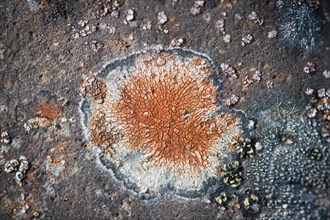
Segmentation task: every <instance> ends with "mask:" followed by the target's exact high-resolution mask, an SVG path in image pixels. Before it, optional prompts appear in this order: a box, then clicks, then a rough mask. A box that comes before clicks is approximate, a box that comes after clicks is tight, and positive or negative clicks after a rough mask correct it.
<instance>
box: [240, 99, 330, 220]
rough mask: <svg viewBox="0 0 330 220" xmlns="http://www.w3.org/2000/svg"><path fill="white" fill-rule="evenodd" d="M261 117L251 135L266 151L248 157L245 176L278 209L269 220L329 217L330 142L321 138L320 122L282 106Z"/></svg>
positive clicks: (268, 202) (248, 183) (268, 203)
mask: <svg viewBox="0 0 330 220" xmlns="http://www.w3.org/2000/svg"><path fill="white" fill-rule="evenodd" d="M257 117H258V126H257V129H256V130H255V131H254V132H253V133H254V135H255V138H256V140H258V142H259V143H261V145H262V146H263V151H262V152H261V153H260V155H259V157H256V159H255V160H250V161H247V163H248V164H246V167H247V169H245V176H244V177H245V180H246V181H245V184H246V185H245V186H247V187H249V186H253V190H254V191H255V192H256V193H257V194H261V195H264V196H265V198H266V200H265V202H266V204H267V206H266V207H269V208H271V209H274V210H276V211H275V212H273V213H272V212H269V213H268V214H267V215H268V216H267V215H265V218H267V219H303V218H306V219H329V218H330V213H329V211H328V210H329V208H330V203H329V198H330V191H329V182H330V148H329V147H330V146H329V144H328V143H326V142H323V141H322V139H321V136H320V132H319V131H320V129H319V128H320V125H319V124H318V123H317V122H316V121H309V120H308V119H307V118H305V117H304V115H303V113H302V112H299V111H295V110H294V109H292V108H290V109H287V108H283V109H282V107H280V105H278V104H277V105H276V106H273V107H270V108H269V109H267V110H265V111H260V112H258V113H257ZM251 188H252V187H251ZM270 214H271V216H270Z"/></svg>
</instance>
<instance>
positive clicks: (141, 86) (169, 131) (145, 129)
mask: <svg viewBox="0 0 330 220" xmlns="http://www.w3.org/2000/svg"><path fill="white" fill-rule="evenodd" d="M213 73H214V69H213V66H212V64H211V62H210V60H209V59H208V58H206V57H204V56H201V55H199V54H195V53H193V52H189V51H183V50H172V51H162V52H153V51H149V52H144V53H140V54H135V55H132V56H130V57H128V58H126V59H124V60H119V61H115V62H113V63H110V64H108V65H106V66H105V67H104V69H103V70H102V71H101V72H100V73H98V74H97V75H96V76H95V77H90V78H88V79H87V80H86V81H84V83H83V85H82V89H83V92H85V93H87V96H86V99H85V100H84V101H83V103H84V102H85V104H82V106H88V108H89V111H90V113H91V116H90V117H87V119H86V120H84V121H85V125H86V128H87V131H88V132H87V133H88V134H87V135H88V139H89V140H90V142H91V144H92V145H96V146H97V147H99V148H100V149H101V150H102V152H103V154H104V155H105V158H107V159H108V160H109V163H110V164H111V165H110V166H109V167H110V168H111V170H112V173H114V175H115V176H116V177H117V178H119V179H122V180H124V182H125V185H126V186H128V187H129V188H131V189H133V190H134V191H137V192H149V193H150V194H157V193H160V192H163V191H166V190H167V189H173V191H175V192H177V193H179V194H181V195H188V194H189V193H192V194H198V192H199V191H201V190H202V189H204V187H205V186H206V184H207V182H208V180H209V179H211V178H214V177H217V176H218V175H219V167H220V164H221V157H222V155H223V154H224V153H226V152H227V151H230V150H231V149H232V148H233V147H234V145H235V143H236V142H237V141H238V139H239V138H240V133H241V132H240V125H239V124H240V121H239V119H238V118H236V117H234V116H233V115H231V114H230V113H227V112H222V113H219V111H217V108H218V107H219V106H216V105H215V103H216V102H217V100H216V97H217V89H218V88H217V86H215V83H214V82H212V81H211V80H210V78H211V75H212V74H213ZM86 103H88V104H87V105H86ZM82 111H83V112H87V110H86V109H84V108H82ZM85 115H87V114H85Z"/></svg>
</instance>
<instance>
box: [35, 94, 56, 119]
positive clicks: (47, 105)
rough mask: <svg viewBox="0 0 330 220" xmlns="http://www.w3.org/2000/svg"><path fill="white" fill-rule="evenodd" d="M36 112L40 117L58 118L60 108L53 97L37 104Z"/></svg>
mask: <svg viewBox="0 0 330 220" xmlns="http://www.w3.org/2000/svg"><path fill="white" fill-rule="evenodd" d="M36 110H37V114H38V116H40V117H45V118H47V119H49V120H58V119H59V118H60V117H61V109H60V107H59V105H58V104H56V103H55V101H54V100H53V99H51V100H49V101H48V102H47V101H46V100H45V101H43V102H41V103H39V104H38V106H37V108H36Z"/></svg>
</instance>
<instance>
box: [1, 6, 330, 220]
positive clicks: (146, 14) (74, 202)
mask: <svg viewBox="0 0 330 220" xmlns="http://www.w3.org/2000/svg"><path fill="white" fill-rule="evenodd" d="M276 2H279V1H252V0H251V1H230V0H225V1H215V0H209V1H205V4H200V5H201V6H198V13H197V14H196V13H194V14H193V15H192V14H191V12H190V9H191V8H193V7H195V6H194V5H195V2H194V1H183V0H181V1H180V0H179V1H175V0H172V1H164V0H159V1H124V0H118V1H115V0H111V1H106V0H97V1H92V0H69V1H65V0H12V1H1V2H0V134H1V133H3V132H8V136H9V138H8V137H5V135H4V137H1V140H0V204H1V205H0V218H1V219H12V218H13V219H30V218H43V219H55V218H56V219H64V218H65V219H82V218H83V219H89V218H93V219H130V218H131V219H182V218H186V219H215V218H219V219H228V218H235V219H244V218H259V219H267V218H269V217H271V216H273V217H275V218H288V217H290V218H297V219H301V218H302V217H305V218H306V219H318V218H323V219H326V218H330V216H329V211H328V210H329V208H330V201H329V185H327V184H325V185H324V184H323V182H324V181H327V180H328V179H327V178H328V176H329V175H328V173H326V174H327V175H328V176H326V175H325V173H324V172H325V171H324V172H323V171H322V172H316V173H313V175H311V177H310V179H308V178H307V177H306V178H303V175H302V174H304V172H305V170H304V169H306V168H305V167H303V166H305V165H306V166H307V165H308V166H309V167H311V168H313V169H315V170H317V171H320V170H322V169H323V168H328V167H329V160H328V159H327V158H328V157H329V147H330V146H329V143H325V142H324V141H323V140H322V139H319V137H317V138H316V136H317V135H318V133H316V134H315V132H314V130H313V132H311V133H312V136H313V137H315V138H314V139H313V140H315V142H313V141H310V142H308V141H307V142H304V138H301V139H299V138H297V139H295V138H294V137H295V135H294V134H292V131H290V132H291V133H290V132H287V133H286V132H284V134H288V135H289V137H290V138H287V139H288V140H287V141H288V142H286V143H290V141H289V140H291V139H293V140H292V141H293V142H294V146H298V147H297V149H295V150H294V151H292V152H291V151H289V150H288V149H287V147H286V146H285V144H283V143H282V142H277V141H278V136H277V139H276V138H275V141H270V142H267V143H271V144H269V146H271V148H267V147H266V146H265V147H266V149H265V150H264V151H261V152H260V153H257V154H256V155H255V156H254V157H253V158H246V159H243V160H242V162H241V166H242V169H243V181H242V183H241V184H240V185H239V186H238V187H237V188H233V187H230V186H228V185H226V184H224V183H223V182H221V181H220V182H218V183H216V184H215V185H214V186H213V187H210V188H209V189H207V192H206V195H209V196H206V197H203V198H197V199H193V200H187V199H183V198H178V197H176V196H174V195H173V194H171V193H167V194H165V195H163V196H162V197H160V198H158V199H155V200H145V199H144V198H143V197H139V196H137V195H135V194H134V193H132V192H131V191H129V190H126V189H125V188H124V187H123V184H122V183H121V182H120V181H116V180H114V179H113V178H112V177H111V176H110V175H109V174H108V173H107V172H105V171H104V170H101V169H99V168H98V167H97V166H96V162H95V160H96V158H95V156H94V154H92V152H91V150H90V148H88V147H86V146H87V140H86V139H85V137H84V135H83V130H82V127H81V123H80V116H79V113H78V108H79V102H80V100H81V96H80V92H81V91H80V88H81V83H82V82H83V80H84V79H86V78H87V77H89V76H90V75H93V73H95V72H97V71H99V70H100V69H101V67H102V66H103V65H104V64H105V63H107V62H108V61H109V60H114V59H117V58H121V57H125V56H127V55H129V54H131V53H134V52H137V51H141V50H143V49H144V48H150V47H153V46H155V45H161V46H163V47H170V46H171V42H172V40H173V39H184V40H182V42H183V43H180V47H183V48H188V49H191V50H194V51H198V52H201V53H203V54H207V55H208V56H209V57H210V58H211V59H212V60H213V62H214V65H215V66H216V67H217V68H218V70H219V76H218V77H219V80H221V81H222V88H221V93H220V95H219V97H218V99H219V101H223V100H226V99H229V98H230V97H232V96H233V95H235V96H237V98H238V100H239V101H238V102H234V104H231V105H230V107H224V108H228V109H229V110H230V109H237V110H240V111H242V112H243V113H244V114H245V115H246V117H247V118H253V119H254V120H255V121H256V127H257V129H256V130H255V131H254V132H252V133H251V138H252V140H253V141H260V140H262V137H272V134H268V133H269V131H270V133H272V132H273V133H275V135H276V134H282V133H283V132H277V131H276V130H277V129H278V130H281V129H282V130H281V131H283V127H290V126H291V125H290V126H288V125H287V122H286V121H285V122H284V121H281V120H280V119H279V120H278V122H276V123H272V125H277V127H278V128H276V127H275V128H273V127H270V128H269V127H267V126H266V127H267V128H265V129H266V130H267V132H268V133H267V132H266V133H264V130H263V128H261V126H263V125H267V123H268V122H269V120H268V119H267V114H262V113H263V112H264V111H265V110H267V109H274V111H275V109H277V108H282V105H281V103H286V104H289V107H285V109H290V108H291V107H292V106H293V107H294V112H295V113H294V114H295V115H298V116H299V117H298V116H294V117H293V118H294V120H298V119H297V118H299V120H300V116H301V117H304V114H305V107H306V105H307V104H308V103H309V100H308V96H306V94H305V93H304V91H305V90H306V89H307V88H312V89H314V90H316V91H317V90H318V89H320V88H325V89H329V85H330V79H329V78H325V76H324V75H323V72H324V71H326V70H329V69H330V62H329V61H330V53H329V50H330V41H329V36H330V27H329V24H330V23H329V22H330V18H329V16H330V15H329V14H330V11H329V10H330V3H329V1H327V0H323V1H320V5H317V6H316V5H315V4H308V3H310V2H312V1H307V0H306V1H303V2H304V8H303V11H304V12H306V16H308V17H309V16H312V17H313V16H315V17H313V19H311V21H315V22H317V24H318V25H321V30H320V31H321V33H320V34H318V33H316V32H317V31H318V29H317V28H314V24H312V23H309V24H308V26H307V27H306V28H305V29H303V31H302V32H299V33H298V34H299V35H297V36H298V37H297V38H294V39H293V41H290V42H287V40H286V38H285V36H282V35H283V32H281V29H280V27H281V26H282V25H283V24H282V23H281V22H290V21H293V22H295V21H296V20H299V17H298V18H297V17H294V19H292V20H290V16H291V15H292V14H293V15H295V16H298V14H297V13H293V12H292V10H295V9H294V8H292V9H289V7H291V6H292V5H295V7H296V4H297V3H296V2H297V1H295V0H292V1H291V0H287V1H283V2H284V5H282V6H281V7H282V9H280V8H281V7H279V6H276ZM292 2H294V4H293V3H292ZM198 5H199V4H198ZM277 5H281V4H279V3H278V4H277ZM128 10H133V11H134V17H133V19H126V15H127V12H128ZM162 11H163V12H164V14H165V15H166V17H167V21H166V23H164V24H160V23H159V22H158V18H157V15H158V13H159V12H162ZM252 11H254V12H255V14H256V15H255V14H254V13H253V15H254V16H253V19H252V20H251V19H249V18H248V16H249V15H250V14H251V12H252ZM288 11H289V12H290V13H288ZM286 13H287V14H286ZM221 19H222V20H224V24H223V26H221V30H219V28H218V27H217V21H219V20H221ZM319 19H321V21H320V20H319ZM149 22H151V27H150V25H149V24H150V23H149ZM146 23H148V28H143V26H144V25H145V24H146ZM299 25H300V24H299V23H297V24H295V26H298V27H299ZM149 27H150V28H149ZM308 29H312V30H313V31H312V32H309V31H306V30H308ZM273 30H277V33H278V36H277V37H274V38H268V33H269V32H270V31H273ZM225 34H229V35H230V36H231V38H230V42H225V41H224V40H223V37H224V35H225ZM291 34H296V33H291ZM308 34H312V35H313V34H316V35H317V37H316V36H315V39H317V40H316V41H315V42H313V50H309V48H308V50H305V49H304V48H302V47H301V45H302V44H301V43H300V42H295V39H298V40H299V39H307V40H308V39H314V38H313V36H306V35H308ZM248 35H251V36H253V39H252V40H251V42H250V43H249V44H245V46H244V47H242V45H241V41H242V38H243V37H245V36H248ZM303 45H310V43H308V42H307V43H304V44H303ZM157 48H160V47H159V46H158V47H157ZM308 62H312V63H313V64H314V65H315V72H313V73H305V72H304V67H305V65H306V63H308ZM221 64H228V65H229V66H230V67H232V68H233V69H234V70H235V74H236V75H237V77H231V76H230V75H228V74H226V73H224V72H223V71H222V70H221ZM257 70H258V71H260V72H261V76H260V74H258V77H254V74H255V73H256V71H257ZM95 96H96V97H99V94H95ZM99 98H100V99H101V100H102V98H103V97H102V96H101V97H99ZM290 106H291V107H290ZM50 108H51V109H50ZM283 108H284V107H283ZM279 112H281V111H279ZM289 112H290V111H289ZM290 114H291V113H290ZM265 115H266V116H265ZM264 116H265V117H264ZM275 118H276V117H275ZM279 118H281V117H279ZM274 120H277V119H274ZM304 120H309V119H304ZM314 120H315V121H316V122H317V123H316V125H315V126H316V128H315V131H317V132H320V130H321V129H318V124H319V123H321V124H322V123H328V122H327V121H324V119H322V118H321V115H320V113H317V114H316V116H315V118H314ZM290 123H291V122H290ZM290 123H289V124H290ZM292 124H294V123H292ZM298 124H299V123H298ZM301 129H307V128H306V127H302V128H301ZM284 130H285V129H284ZM294 130H295V129H293V131H294ZM308 131H309V130H308V129H307V130H306V132H302V133H304V134H305V133H309V132H308ZM258 132H260V133H258ZM302 133H299V135H300V134H301V135H302V136H303V137H304V135H303V134H302ZM266 134H267V135H266ZM299 135H297V136H299ZM291 136H293V137H291ZM280 137H282V136H280ZM260 138H261V139H260ZM259 139H260V140H259ZM266 139H267V138H266ZM269 139H271V138H269ZM271 140H273V139H271ZM280 140H281V141H283V140H284V141H285V140H286V139H283V140H282V139H280ZM253 141H252V142H253ZM314 143H318V144H320V145H319V147H311V146H310V145H312V144H314ZM277 145H278V146H279V147H276V146H277ZM282 148H283V152H281V149H282ZM258 149H259V148H258ZM315 149H318V150H320V151H321V152H322V153H323V154H322V155H323V156H322V157H321V159H320V160H312V161H311V160H308V159H307V158H304V157H303V156H302V155H305V156H306V152H307V153H308V155H307V156H310V153H311V152H313V155H314V156H313V158H318V156H317V153H318V150H315ZM310 150H312V151H310ZM290 152H291V153H290ZM273 154H274V155H273ZM20 155H24V156H25V157H26V158H27V160H28V162H29V163H30V168H29V170H28V171H27V173H26V175H25V176H26V177H25V179H23V182H22V186H21V187H20V186H19V184H17V183H16V182H15V179H14V176H15V173H6V172H4V164H5V162H6V161H8V160H11V159H18V158H19V157H20ZM272 155H273V156H272ZM263 157H264V158H266V159H265V160H262V159H261V158H263ZM274 158H275V159H277V160H279V161H283V166H282V167H281V166H279V165H278V164H279V163H274V164H275V165H274V166H273V167H272V168H274V169H279V170H278V172H275V173H278V174H279V175H284V176H279V177H278V178H273V176H272V175H271V174H269V173H267V171H265V170H264V169H267V168H268V165H267V164H266V163H267V161H268V160H274ZM295 158H296V159H295ZM301 158H303V159H301ZM310 158H311V157H310ZM300 159H301V163H300V162H299V161H300ZM228 160H230V159H228ZM258 164H261V165H260V166H259V165H258ZM292 166H294V167H297V166H298V167H299V169H298V171H299V172H298V171H297V172H294V171H292V168H291V167H292ZM283 167H284V168H291V170H290V172H284V171H282V170H281V169H282V168H283ZM258 169H262V170H258ZM301 169H302V170H301ZM252 171H253V172H259V171H260V175H253V174H251V172H252ZM306 173H307V174H310V173H309V172H307V171H306ZM285 175H287V176H285ZM290 175H292V177H291V176H290ZM263 176H265V178H266V179H264V180H262V179H261V180H260V178H262V177H263ZM258 178H259V179H258ZM256 179H257V180H256ZM254 180H255V181H256V183H257V184H261V186H260V190H258V191H257V192H255V191H253V190H252V191H253V192H251V189H254ZM272 180H273V181H272ZM282 183H284V184H282ZM265 184H270V185H269V186H265ZM272 184H273V185H272ZM277 186H281V187H279V188H278V190H279V193H280V194H278V195H274V194H272V192H273V191H274V190H275V189H276V187H277ZM221 191H225V192H226V193H227V195H228V198H229V201H228V202H227V204H226V205H225V206H224V207H222V206H220V205H218V203H216V202H214V199H213V197H214V195H217V194H218V193H219V192H221ZM255 197H258V201H257V200H256V199H255ZM247 199H248V200H249V201H250V205H247V201H248V200H247ZM287 200H290V201H287ZM283 201H285V202H283Z"/></svg>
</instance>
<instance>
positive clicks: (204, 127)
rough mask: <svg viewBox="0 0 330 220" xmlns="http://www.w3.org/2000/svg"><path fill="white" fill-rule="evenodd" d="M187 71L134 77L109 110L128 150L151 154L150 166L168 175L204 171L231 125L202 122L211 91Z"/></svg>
mask: <svg viewBox="0 0 330 220" xmlns="http://www.w3.org/2000/svg"><path fill="white" fill-rule="evenodd" d="M160 59H161V60H164V58H162V57H160V56H158V57H157V58H156V59H155V60H156V62H158V61H159V60H160ZM193 61H194V62H193V65H200V63H201V61H198V60H197V59H194V60H193ZM162 63H163V62H162ZM187 71H188V69H182V68H181V69H180V68H178V66H177V65H173V66H172V67H171V68H170V69H167V70H163V72H162V73H160V74H159V73H157V74H156V73H151V75H148V74H147V73H146V72H140V71H137V72H135V73H133V74H132V75H131V77H130V78H129V79H127V80H126V81H125V82H124V84H123V86H122V88H121V91H120V93H121V97H122V98H121V99H120V100H119V101H118V102H116V103H115V104H114V110H115V117H116V120H117V122H118V123H120V124H122V125H123V127H124V132H125V137H126V138H127V141H128V142H129V143H130V147H131V148H132V150H138V149H144V150H146V151H147V152H150V153H151V155H150V156H149V158H148V160H149V161H151V162H153V163H155V164H163V163H165V165H167V167H168V169H170V170H171V169H173V166H176V168H178V167H180V165H189V167H191V169H192V170H199V169H201V168H205V167H206V166H207V164H208V158H209V155H210V153H211V151H210V148H212V145H213V144H214V142H215V140H216V139H217V138H219V137H221V136H222V135H223V133H224V131H225V130H226V129H227V127H230V126H232V125H233V124H235V123H236V119H235V118H234V117H233V116H231V115H229V114H228V113H223V114H222V115H221V118H222V119H224V121H225V123H224V124H219V123H218V119H217V118H215V117H213V118H208V117H207V115H208V112H209V111H210V109H212V106H213V104H214V102H215V101H216V88H215V87H214V86H213V85H212V83H211V82H210V81H208V80H206V79H205V76H204V75H203V74H201V76H199V77H198V78H193V77H192V76H191V75H190V73H189V72H187ZM163 165H164V164H163Z"/></svg>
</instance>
